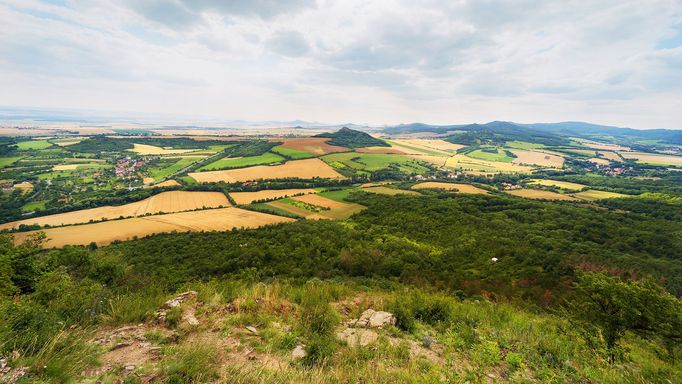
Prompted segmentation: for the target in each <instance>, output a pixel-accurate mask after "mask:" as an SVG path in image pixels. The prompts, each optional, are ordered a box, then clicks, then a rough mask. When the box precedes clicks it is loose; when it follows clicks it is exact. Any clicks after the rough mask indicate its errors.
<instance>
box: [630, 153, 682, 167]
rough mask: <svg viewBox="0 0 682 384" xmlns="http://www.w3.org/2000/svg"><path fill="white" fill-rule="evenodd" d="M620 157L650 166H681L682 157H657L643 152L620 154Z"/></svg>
mask: <svg viewBox="0 0 682 384" xmlns="http://www.w3.org/2000/svg"><path fill="white" fill-rule="evenodd" d="M620 155H621V156H623V157H624V158H626V159H636V160H637V162H638V163H643V164H652V165H675V166H681V165H682V156H673V155H659V154H655V153H643V152H620Z"/></svg>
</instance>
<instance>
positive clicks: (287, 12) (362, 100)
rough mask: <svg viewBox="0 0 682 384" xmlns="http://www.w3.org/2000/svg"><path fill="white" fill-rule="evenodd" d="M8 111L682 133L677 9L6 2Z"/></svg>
mask: <svg viewBox="0 0 682 384" xmlns="http://www.w3.org/2000/svg"><path fill="white" fill-rule="evenodd" d="M0 23H2V25H3V28H2V29H0V87H1V88H2V89H3V92H0V104H2V105H27V106H44V107H57V108H58V107H68V108H94V109H101V110H120V111H124V110H130V111H141V112H152V113H165V112H169V111H172V112H173V113H177V112H178V111H181V112H186V114H188V115H210V116H215V117H220V118H225V119H256V120H276V119H280V120H285V119H287V120H288V119H306V120H318V121H328V122H347V121H356V122H369V123H374V124H384V123H397V122H405V121H425V122H434V123H457V122H470V121H479V122H482V121H488V120H494V119H505V120H520V121H525V122H531V121H557V120H565V119H570V120H588V121H595V122H599V123H608V124H616V125H623V126H634V127H670V128H682V126H680V125H679V124H680V123H679V122H680V121H682V108H680V107H681V106H680V102H679V101H678V100H682V28H680V25H682V3H680V2H679V1H678V0H651V1H646V2H642V1H639V0H599V1H592V2H583V1H540V0H514V1H512V0H476V1H474V0H457V1H454V0H453V1H451V0H440V1H439V0H385V1H369V2H368V1H361V0H317V1H313V0H289V1H277V0H258V1H249V2H242V1H217V0H195V1H190V0H170V1H160V0H135V1H131V0H121V1H115V0H102V1H97V2H92V1H86V0H66V1H65V2H64V5H63V6H62V5H59V2H55V1H51V2H49V3H48V2H43V1H38V0H21V1H20V0H0Z"/></svg>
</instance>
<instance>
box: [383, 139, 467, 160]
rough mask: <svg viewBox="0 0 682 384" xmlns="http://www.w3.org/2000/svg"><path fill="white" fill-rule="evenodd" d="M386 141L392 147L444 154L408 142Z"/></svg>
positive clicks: (437, 154) (427, 153)
mask: <svg viewBox="0 0 682 384" xmlns="http://www.w3.org/2000/svg"><path fill="white" fill-rule="evenodd" d="M386 142H387V143H389V144H391V146H392V147H403V148H407V149H411V150H413V151H415V152H419V153H423V154H425V155H431V156H443V153H442V152H438V151H432V150H430V149H426V148H418V147H415V146H412V145H408V144H404V143H396V142H395V141H392V140H386ZM446 152H455V151H446Z"/></svg>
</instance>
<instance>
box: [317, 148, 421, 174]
mask: <svg viewBox="0 0 682 384" xmlns="http://www.w3.org/2000/svg"><path fill="white" fill-rule="evenodd" d="M321 159H322V160H324V161H325V162H326V163H327V164H329V165H331V166H332V167H334V168H337V169H342V168H350V169H353V170H357V171H369V172H371V171H378V170H380V169H386V168H389V166H391V165H397V166H398V168H399V169H400V171H402V172H406V173H419V172H425V171H427V168H426V167H424V166H422V165H420V164H419V163H418V162H417V161H415V160H413V159H408V158H406V157H401V156H396V155H388V154H380V153H357V152H343V153H332V154H329V155H325V156H322V157H321Z"/></svg>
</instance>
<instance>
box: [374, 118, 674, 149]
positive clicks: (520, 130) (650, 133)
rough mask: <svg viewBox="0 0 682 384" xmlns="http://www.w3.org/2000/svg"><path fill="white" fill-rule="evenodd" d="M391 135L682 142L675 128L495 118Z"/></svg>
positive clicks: (400, 129) (413, 127) (412, 127)
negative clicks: (484, 134) (451, 133)
mask: <svg viewBox="0 0 682 384" xmlns="http://www.w3.org/2000/svg"><path fill="white" fill-rule="evenodd" d="M383 131H384V132H385V133H388V134H405V133H418V132H431V133H447V132H449V131H463V132H489V133H496V134H517V135H522V136H523V135H533V136H559V137H569V136H570V137H581V138H598V137H600V136H602V137H610V138H618V139H623V140H635V141H636V140H660V141H662V142H667V143H671V144H682V131H678V130H671V129H646V130H644V129H632V128H621V127H613V126H608V125H599V124H591V123H584V122H578V121H566V122H560V123H532V124H524V123H514V122H509V121H491V122H489V123H486V124H459V125H429V124H423V123H411V124H400V125H396V126H392V127H386V128H384V130H383Z"/></svg>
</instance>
